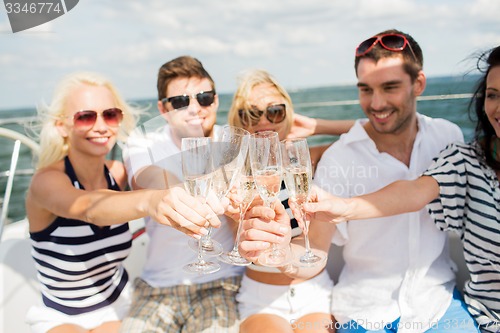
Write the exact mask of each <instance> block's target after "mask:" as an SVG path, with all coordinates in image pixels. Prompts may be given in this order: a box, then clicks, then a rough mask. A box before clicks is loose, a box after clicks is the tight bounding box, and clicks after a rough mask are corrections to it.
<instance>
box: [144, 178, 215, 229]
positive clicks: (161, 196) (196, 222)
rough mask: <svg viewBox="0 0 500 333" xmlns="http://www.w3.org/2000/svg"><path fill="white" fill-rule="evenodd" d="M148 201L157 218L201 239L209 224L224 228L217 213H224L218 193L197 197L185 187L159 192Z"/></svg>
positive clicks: (162, 222) (150, 212) (152, 215)
mask: <svg viewBox="0 0 500 333" xmlns="http://www.w3.org/2000/svg"><path fill="white" fill-rule="evenodd" d="M148 204H149V209H148V215H150V216H151V217H152V218H153V219H154V220H155V221H157V222H159V223H161V224H164V225H168V226H171V227H172V228H174V229H177V230H179V231H181V232H183V233H185V234H186V235H188V236H191V237H194V238H197V239H199V238H200V237H201V236H202V235H206V234H207V233H208V229H207V228H208V226H212V227H214V228H218V227H220V225H221V221H220V220H219V218H218V217H217V215H220V214H223V213H224V206H223V203H222V202H221V201H219V200H217V199H216V197H215V196H209V197H208V198H207V199H206V200H205V199H204V198H195V197H193V196H191V195H190V194H189V193H188V192H186V190H185V189H184V188H182V187H172V188H170V189H169V190H163V191H155V193H154V195H153V198H152V200H148Z"/></svg>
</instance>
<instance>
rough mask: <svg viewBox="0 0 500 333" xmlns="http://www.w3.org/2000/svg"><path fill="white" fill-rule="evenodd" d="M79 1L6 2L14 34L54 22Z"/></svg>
mask: <svg viewBox="0 0 500 333" xmlns="http://www.w3.org/2000/svg"><path fill="white" fill-rule="evenodd" d="M78 1H79V0H44V1H37V0H35V1H27V0H4V1H3V2H4V6H5V11H6V12H7V16H8V17H9V22H10V27H11V29H12V32H13V33H16V32H19V31H23V30H27V29H31V28H34V27H36V26H39V25H41V24H44V23H47V22H49V21H52V20H54V19H56V18H58V17H60V16H62V15H64V14H66V13H67V12H69V11H70V10H72V9H73V8H75V6H76V5H77V4H78Z"/></svg>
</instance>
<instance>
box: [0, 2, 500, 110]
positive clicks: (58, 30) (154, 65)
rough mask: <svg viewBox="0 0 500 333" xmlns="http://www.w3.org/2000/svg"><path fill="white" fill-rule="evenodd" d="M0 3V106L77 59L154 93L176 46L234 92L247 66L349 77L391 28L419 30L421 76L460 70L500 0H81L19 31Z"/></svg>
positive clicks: (485, 38) (43, 90)
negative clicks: (361, 54) (363, 48)
mask: <svg viewBox="0 0 500 333" xmlns="http://www.w3.org/2000/svg"><path fill="white" fill-rule="evenodd" d="M0 7H1V8H0V110H2V109H11V108H18V107H35V106H36V105H37V104H40V103H42V102H49V101H50V98H51V94H52V92H53V89H54V87H55V85H56V84H57V82H58V81H59V80H60V79H61V78H62V77H63V76H64V75H66V74H69V73H71V72H75V71H79V70H90V71H96V72H100V73H101V74H104V75H105V76H107V77H108V78H109V79H111V81H112V82H113V83H114V84H115V85H116V86H117V88H118V90H119V91H120V92H121V94H122V95H123V96H124V97H125V98H126V99H127V100H136V99H151V98H156V96H157V93H156V76H157V72H158V69H159V67H160V66H161V65H162V64H163V63H165V62H167V61H169V60H171V59H173V58H175V57H178V56H180V55H191V56H194V57H196V58H198V59H199V60H200V61H201V62H202V63H203V65H204V66H205V68H206V69H207V70H208V71H209V73H210V74H211V75H212V77H213V78H214V80H215V82H216V86H217V90H218V91H219V92H220V93H231V92H234V90H235V87H236V79H237V76H238V74H239V73H240V72H241V71H243V70H245V69H248V68H262V69H266V70H268V71H269V72H270V73H271V74H273V75H274V76H275V77H276V78H277V79H278V81H280V82H281V83H282V84H283V85H284V86H285V87H286V88H287V89H290V90H292V89H301V88H310V87H321V86H331V85H345V84H353V85H354V84H355V82H356V77H355V73H354V69H353V64H354V50H355V49H356V47H357V45H358V44H359V43H360V42H361V41H363V40H365V39H367V38H369V37H371V36H372V35H374V34H376V33H378V32H380V31H383V30H386V29H390V28H396V29H399V30H401V31H404V32H407V33H409V34H410V35H412V36H413V37H414V38H415V39H416V40H417V42H418V43H419V44H420V46H421V47H422V49H423V52H424V71H425V73H426V75H427V76H428V77H435V76H445V75H463V74H465V73H466V72H468V71H470V70H471V69H473V68H474V66H475V61H474V60H473V56H474V55H475V54H477V52H478V51H484V50H487V49H489V48H491V47H494V46H497V45H500V1H499V0H349V1H345V0H281V1H279V0H274V1H273V0H210V1H201V0H190V1H185V0H149V1H148V0H145V1H137V0H120V1H116V0H80V1H79V3H78V4H77V6H76V7H74V8H73V9H72V10H71V11H69V12H67V13H66V14H65V15H63V16H61V17H59V18H56V19H55V20H53V21H50V22H48V23H46V24H43V25H40V26H38V27H35V28H32V29H29V30H26V31H23V32H18V33H12V30H11V27H10V23H9V20H8V17H7V12H6V9H5V7H3V6H0Z"/></svg>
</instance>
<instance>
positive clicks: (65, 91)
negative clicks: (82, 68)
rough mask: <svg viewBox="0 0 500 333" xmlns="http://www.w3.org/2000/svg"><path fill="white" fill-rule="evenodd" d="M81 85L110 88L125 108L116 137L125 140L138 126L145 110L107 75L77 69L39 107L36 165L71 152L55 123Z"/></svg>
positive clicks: (118, 106) (64, 113)
mask: <svg viewBox="0 0 500 333" xmlns="http://www.w3.org/2000/svg"><path fill="white" fill-rule="evenodd" d="M79 85H89V86H99V87H106V88H107V89H109V91H110V92H111V94H112V95H113V96H114V98H115V102H116V107H117V108H120V109H121V110H122V111H123V120H122V122H121V124H120V130H119V132H118V136H117V139H118V140H122V141H124V140H125V139H126V136H127V135H128V134H129V133H130V132H131V131H132V130H133V129H134V128H135V126H136V123H137V120H138V117H139V116H140V114H141V113H142V111H141V110H140V109H139V108H136V107H133V106H131V105H129V104H127V103H126V102H125V100H124V99H123V98H122V97H121V96H120V94H119V93H118V91H117V90H116V88H115V87H114V85H113V84H112V83H111V81H109V80H108V79H107V78H105V77H104V76H102V75H100V74H97V73H92V72H76V73H72V74H69V75H67V76H66V77H64V78H63V79H62V80H61V81H60V82H59V84H58V85H57V87H56V89H55V90H54V95H53V97H52V101H51V103H50V105H42V106H41V107H39V108H38V120H39V127H40V131H39V135H38V136H39V142H40V155H39V158H38V163H37V168H38V169H40V168H43V167H46V166H49V165H51V164H53V163H55V162H57V161H59V160H61V159H63V158H64V157H65V156H66V155H67V154H68V145H67V143H66V140H65V139H64V138H63V137H62V136H61V134H60V133H59V131H58V130H57V127H56V122H57V120H58V119H60V118H61V117H63V116H65V115H66V110H65V109H64V107H65V103H66V101H67V99H68V98H71V93H72V92H73V90H74V88H75V87H77V86H79Z"/></svg>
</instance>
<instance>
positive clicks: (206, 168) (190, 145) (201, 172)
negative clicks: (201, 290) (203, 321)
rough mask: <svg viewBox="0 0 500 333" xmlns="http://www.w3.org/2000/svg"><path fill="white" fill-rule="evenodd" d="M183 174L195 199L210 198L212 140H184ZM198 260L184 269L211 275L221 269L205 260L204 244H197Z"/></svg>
mask: <svg viewBox="0 0 500 333" xmlns="http://www.w3.org/2000/svg"><path fill="white" fill-rule="evenodd" d="M181 150H182V152H181V157H182V174H183V176H184V185H185V187H186V190H187V191H188V192H189V193H190V194H191V195H192V196H194V197H199V198H203V199H204V200H205V199H206V197H207V196H208V191H209V190H210V186H211V183H212V173H211V172H212V159H211V139H210V138H205V137H200V138H183V139H182V142H181ZM197 245H198V260H197V261H196V262H194V263H190V264H188V265H186V266H184V267H183V269H184V270H185V271H186V272H189V273H199V274H210V273H215V272H217V271H218V270H219V269H220V265H219V264H218V263H216V262H211V261H205V260H204V259H203V249H202V242H201V241H200V242H197Z"/></svg>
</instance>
